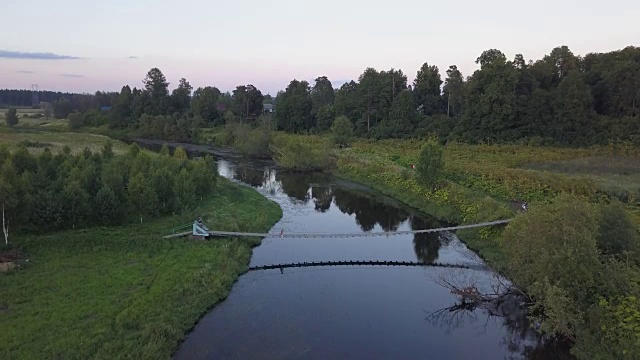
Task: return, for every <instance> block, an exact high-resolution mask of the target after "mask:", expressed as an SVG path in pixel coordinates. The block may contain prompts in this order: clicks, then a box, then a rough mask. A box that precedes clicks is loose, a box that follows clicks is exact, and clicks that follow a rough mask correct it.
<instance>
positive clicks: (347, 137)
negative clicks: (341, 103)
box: [331, 116, 353, 148]
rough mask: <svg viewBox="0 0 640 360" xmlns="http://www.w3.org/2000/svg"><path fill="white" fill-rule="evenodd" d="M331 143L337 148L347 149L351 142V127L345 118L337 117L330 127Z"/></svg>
mask: <svg viewBox="0 0 640 360" xmlns="http://www.w3.org/2000/svg"><path fill="white" fill-rule="evenodd" d="M331 134H332V138H333V142H334V143H335V144H336V145H337V146H338V147H341V148H342V147H349V146H351V141H352V140H353V126H352V124H351V121H350V120H349V119H348V118H347V117H346V116H338V117H337V118H336V119H335V120H334V121H333V125H331Z"/></svg>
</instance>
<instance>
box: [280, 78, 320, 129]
mask: <svg viewBox="0 0 640 360" xmlns="http://www.w3.org/2000/svg"><path fill="white" fill-rule="evenodd" d="M312 108H313V103H312V100H311V95H310V90H309V83H307V82H306V81H298V80H295V79H294V80H292V81H291V82H290V83H289V86H287V89H286V90H285V91H284V92H280V93H278V96H277V97H276V112H275V114H274V115H275V118H276V122H277V124H278V129H279V130H284V131H288V132H296V133H299V132H302V131H303V130H309V129H311V128H314V127H315V124H314V121H313V120H314V119H313V117H312V116H311V109H312Z"/></svg>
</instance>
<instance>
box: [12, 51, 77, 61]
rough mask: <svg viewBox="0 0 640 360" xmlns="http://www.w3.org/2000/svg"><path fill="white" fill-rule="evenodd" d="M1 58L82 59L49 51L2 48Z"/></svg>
mask: <svg viewBox="0 0 640 360" xmlns="http://www.w3.org/2000/svg"><path fill="white" fill-rule="evenodd" d="M0 58H5V59H32V60H69V59H80V58H79V57H76V56H68V55H58V54H53V53H48V52H44V53H42V52H19V51H8V50H0Z"/></svg>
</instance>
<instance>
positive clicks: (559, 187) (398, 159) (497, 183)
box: [336, 140, 640, 269]
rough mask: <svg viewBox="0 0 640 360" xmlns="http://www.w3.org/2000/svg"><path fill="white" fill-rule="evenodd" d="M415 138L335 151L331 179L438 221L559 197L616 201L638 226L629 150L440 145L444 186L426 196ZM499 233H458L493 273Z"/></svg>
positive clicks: (495, 214) (506, 214)
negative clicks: (417, 170)
mask: <svg viewBox="0 0 640 360" xmlns="http://www.w3.org/2000/svg"><path fill="white" fill-rule="evenodd" d="M421 146H422V142H420V141H418V140H387V141H377V142H373V141H366V140H360V141H357V142H356V143H354V144H353V147H352V148H350V149H345V150H341V151H339V152H338V161H337V169H336V175H337V176H340V177H343V178H346V179H349V180H352V181H355V182H358V183H362V184H365V185H368V186H371V187H372V188H375V189H376V190H378V191H381V192H383V193H385V194H387V195H389V196H391V197H394V198H396V199H399V200H401V201H403V202H405V203H407V204H408V205H411V206H412V207H414V208H417V209H419V210H421V211H423V212H426V213H428V214H431V215H433V216H435V217H437V218H439V219H441V220H447V221H451V222H456V223H475V222H482V221H490V220H496V219H500V218H510V217H513V216H515V212H514V208H513V206H512V205H511V203H512V202H513V201H529V202H531V203H532V206H535V204H536V203H542V202H547V201H549V200H551V199H553V198H554V197H556V196H558V195H559V194H562V193H570V194H573V195H578V196H580V197H582V198H583V199H585V201H589V202H602V201H605V202H607V201H611V200H612V199H617V200H621V201H623V202H624V203H625V204H626V207H627V210H629V211H630V212H631V213H632V214H634V216H635V219H636V222H637V223H640V216H639V214H640V211H639V210H640V208H639V204H640V203H639V202H638V196H637V195H636V194H637V192H638V191H640V188H638V186H637V184H638V182H637V177H638V176H639V175H640V163H638V161H637V158H634V157H633V156H637V155H638V153H640V150H638V149H635V148H613V147H602V148H591V149H560V148H539V147H528V146H512V145H494V146H490V145H466V144H456V143H452V144H447V145H446V146H445V164H446V180H445V184H444V186H443V187H441V188H440V189H439V190H437V191H435V192H429V191H426V190H424V189H423V188H422V187H420V186H419V185H418V184H417V182H416V181H415V180H414V178H413V172H412V171H411V170H410V165H411V164H415V163H416V162H417V159H418V154H419V152H420V149H421ZM500 234H501V229H500V228H497V227H494V228H481V229H468V230H463V231H460V232H459V233H458V235H459V237H460V238H461V239H462V240H464V241H465V242H466V243H467V245H468V246H469V247H470V248H471V249H473V250H474V251H476V252H477V253H478V254H479V255H480V256H482V257H483V258H484V259H485V260H487V261H488V262H490V263H491V264H492V265H493V266H494V267H496V268H498V269H500V268H502V267H503V266H504V264H505V260H506V258H505V254H504V250H503V246H502V244H501V238H500Z"/></svg>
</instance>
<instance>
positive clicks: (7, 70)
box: [0, 0, 640, 94]
mask: <svg viewBox="0 0 640 360" xmlns="http://www.w3.org/2000/svg"><path fill="white" fill-rule="evenodd" d="M0 1H1V2H2V11H0V88H18V89H30V88H31V85H32V84H38V85H39V88H40V89H41V90H53V91H70V92H88V93H93V92H95V91H97V90H101V91H119V90H120V88H121V87H122V86H123V85H125V84H127V85H129V86H131V87H134V86H136V87H141V86H142V85H143V84H142V79H143V78H144V76H145V74H146V73H147V71H148V70H149V69H151V68H152V67H158V68H159V69H160V70H161V71H162V72H163V73H164V74H165V76H166V77H167V80H168V81H169V82H170V83H171V85H170V88H173V87H175V86H177V84H178V80H179V79H180V78H182V77H184V78H186V79H187V80H188V81H189V82H190V83H191V85H192V86H194V88H197V87H201V86H217V87H218V88H220V89H221V90H223V91H229V90H232V89H233V88H235V87H236V86H237V85H240V84H253V85H255V86H256V87H258V88H259V89H261V90H262V92H263V93H265V94H266V93H271V94H275V93H276V92H277V91H278V90H281V89H284V88H285V87H286V86H287V84H288V83H289V81H291V80H292V79H298V80H307V81H310V82H311V81H312V80H313V79H315V78H316V77H318V76H323V75H325V76H327V77H328V78H329V79H330V80H331V81H332V82H333V84H334V87H338V86H339V85H340V84H342V83H343V82H345V81H349V80H352V79H353V80H357V78H358V76H359V74H361V73H362V72H363V71H364V69H365V68H367V67H374V68H376V69H378V70H388V69H390V68H395V69H402V71H403V72H404V73H405V74H407V76H408V78H409V81H412V80H413V78H414V77H415V74H416V71H417V70H418V69H419V68H420V66H421V65H422V64H423V63H425V62H428V63H429V65H437V66H438V68H439V69H440V72H441V73H442V77H443V79H444V77H445V71H446V69H447V68H448V67H449V65H452V64H456V65H457V66H458V68H459V69H460V70H461V71H462V73H463V75H465V76H468V75H471V74H472V73H473V71H475V70H476V69H477V67H478V66H477V65H476V64H475V59H476V58H477V57H478V56H479V55H480V54H481V53H482V51H484V50H487V49H491V48H495V49H499V50H501V51H502V52H504V53H505V54H506V55H507V57H508V58H513V57H514V55H515V54H517V53H522V54H523V55H524V56H525V58H526V59H534V60H536V59H540V58H542V57H543V56H544V55H545V54H548V53H549V52H550V51H551V50H552V49H553V48H554V47H556V46H561V45H567V46H569V48H570V49H571V50H572V51H573V52H574V54H576V55H585V54H587V53H590V52H608V51H612V50H619V49H622V48H624V47H626V46H629V45H633V46H640V22H639V21H638V19H640V1H631V0H609V1H606V2H603V1H595V0H582V1H577V0H573V1H567V0H553V1H551V0H540V1H536V2H514V1H506V0H484V1H478V0H458V1H456V2H450V1H443V0H441V1H428V0H394V1H378V0H324V1H313V2H307V1H304V0H296V1H289V0H280V1H276V0H243V1H233V0H228V1H220V0H180V1H175V0H153V1H152V0H111V1H99V2H97V1H96V2H94V1H87V0H58V1H55V2H51V1H48V0H47V1H45V0H0Z"/></svg>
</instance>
